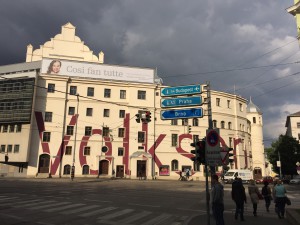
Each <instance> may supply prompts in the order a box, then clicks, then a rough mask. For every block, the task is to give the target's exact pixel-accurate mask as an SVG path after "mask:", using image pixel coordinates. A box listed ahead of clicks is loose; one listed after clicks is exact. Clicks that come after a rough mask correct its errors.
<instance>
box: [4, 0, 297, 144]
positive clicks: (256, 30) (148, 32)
mask: <svg viewBox="0 0 300 225" xmlns="http://www.w3.org/2000/svg"><path fill="white" fill-rule="evenodd" d="M0 2H1V8H0V29H1V35H0V47H1V52H0V64H1V65H5V64H11V63H18V62H23V61H25V56H26V46H27V45H28V44H32V45H33V46H34V49H36V48H38V47H39V46H40V45H42V44H44V43H45V42H46V41H48V40H49V39H50V38H51V37H54V36H55V35H56V34H58V33H60V29H61V26H62V25H64V24H66V23H67V22H71V23H72V24H73V25H74V26H75V27H76V28H77V29H76V35H77V36H79V37H80V38H81V40H82V41H84V42H85V44H86V45H87V46H89V47H90V49H91V50H93V51H94V53H95V54H96V55H97V54H98V53H99V51H103V52H104V53H105V62H106V63H109V64H122V65H132V66H141V67H152V68H155V67H157V69H158V75H159V76H161V77H162V78H163V80H164V82H165V84H167V85H174V86H175V85H184V84H192V83H203V82H206V81H210V82H211V85H212V88H213V89H215V90H221V91H227V92H230V93H233V92H234V93H236V94H239V95H242V96H243V97H245V98H248V99H249V97H250V96H252V100H253V102H254V103H255V104H257V105H258V106H259V107H260V108H261V110H262V111H263V113H264V122H265V128H264V135H265V138H266V139H268V140H270V139H272V138H274V137H277V135H278V134H280V133H284V132H285V128H284V123H285V118H286V113H285V111H288V112H290V113H294V112H296V111H299V110H297V104H298V100H297V98H296V96H297V92H298V90H299V87H300V82H298V80H299V79H300V76H299V75H298V76H297V75H295V76H287V75H289V74H293V73H295V72H297V71H298V70H299V66H298V65H297V64H295V65H294V64H289V65H286V66H282V65H277V64H284V63H288V62H294V61H297V58H298V57H299V54H298V43H297V40H296V39H295V37H296V36H297V32H296V22H295V20H294V18H293V16H291V15H289V14H288V13H287V12H286V11H285V9H286V8H287V7H289V6H291V5H293V1H292V0H290V1H274V0H264V1H260V0H252V1H241V0H223V1H210V0H205V1H199V0H197V1H196V0H189V1H182V0H168V1H161V0H151V1H149V0H119V1H104V0H87V1H74V0H54V1H38V0H27V1H24V0H19V1H18V0H14V1H5V0H0ZM288 43H289V44H288ZM266 65H274V66H272V67H263V66H266ZM275 65H277V66H275ZM254 67H255V68H254ZM241 68H244V69H241ZM251 68H252V69H251ZM217 71H219V72H217ZM191 74H193V75H191ZM284 76H287V77H286V78H282V77H284ZM279 77H281V78H282V79H278V78H279ZM276 79H278V80H276ZM285 85H286V86H285ZM283 106H284V108H283ZM295 110H296V111H295ZM267 144H269V143H267Z"/></svg>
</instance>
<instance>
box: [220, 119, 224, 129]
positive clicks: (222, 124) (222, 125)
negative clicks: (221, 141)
mask: <svg viewBox="0 0 300 225" xmlns="http://www.w3.org/2000/svg"><path fill="white" fill-rule="evenodd" d="M221 128H222V129H224V128H225V122H224V121H221Z"/></svg>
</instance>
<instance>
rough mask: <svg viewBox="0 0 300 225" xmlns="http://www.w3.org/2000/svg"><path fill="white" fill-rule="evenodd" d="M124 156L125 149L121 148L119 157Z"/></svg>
mask: <svg viewBox="0 0 300 225" xmlns="http://www.w3.org/2000/svg"><path fill="white" fill-rule="evenodd" d="M123 155H124V148H121V147H119V148H118V156H123Z"/></svg>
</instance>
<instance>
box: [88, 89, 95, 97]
mask: <svg viewBox="0 0 300 225" xmlns="http://www.w3.org/2000/svg"><path fill="white" fill-rule="evenodd" d="M94 90H95V89H94V88H93V87H88V88H87V94H86V95H87V96H89V97H94Z"/></svg>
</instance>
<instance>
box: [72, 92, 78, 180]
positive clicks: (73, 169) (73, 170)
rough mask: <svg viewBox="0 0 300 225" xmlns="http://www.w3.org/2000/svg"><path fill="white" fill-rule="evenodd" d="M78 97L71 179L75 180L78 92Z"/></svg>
mask: <svg viewBox="0 0 300 225" xmlns="http://www.w3.org/2000/svg"><path fill="white" fill-rule="evenodd" d="M76 97H77V109H76V123H75V137H74V150H73V163H72V169H71V180H72V181H73V179H74V175H75V151H76V141H77V140H76V139H77V124H78V116H79V115H78V108H79V94H78V93H77V94H76Z"/></svg>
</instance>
